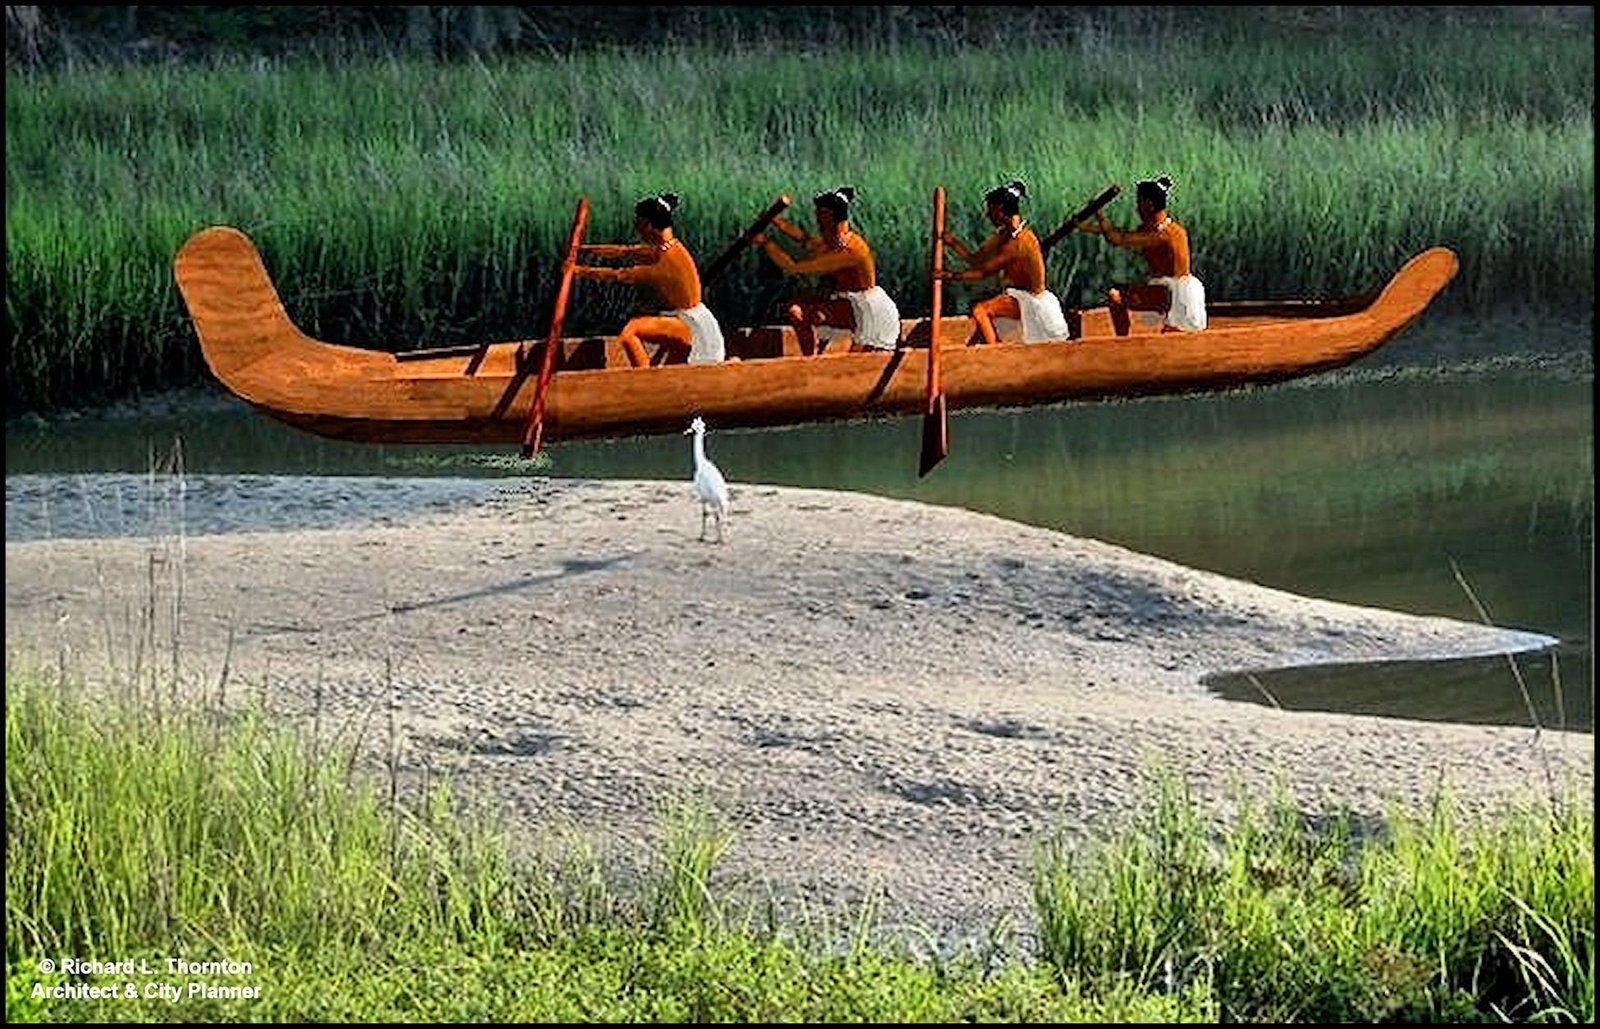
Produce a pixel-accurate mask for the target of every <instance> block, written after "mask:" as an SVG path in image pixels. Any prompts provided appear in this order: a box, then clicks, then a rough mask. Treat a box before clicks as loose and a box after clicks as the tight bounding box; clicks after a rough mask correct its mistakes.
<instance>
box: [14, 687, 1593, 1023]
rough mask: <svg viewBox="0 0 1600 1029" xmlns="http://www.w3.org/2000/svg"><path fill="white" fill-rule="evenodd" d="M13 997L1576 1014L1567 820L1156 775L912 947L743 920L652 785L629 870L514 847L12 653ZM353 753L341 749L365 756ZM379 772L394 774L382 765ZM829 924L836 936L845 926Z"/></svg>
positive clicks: (138, 1003) (1181, 1017)
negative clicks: (184, 988)
mask: <svg viewBox="0 0 1600 1029" xmlns="http://www.w3.org/2000/svg"><path fill="white" fill-rule="evenodd" d="M6 691H7V697H6V701H7V703H6V745H7V754H8V757H7V764H6V806H7V809H6V818H7V862H6V918H7V933H6V939H7V945H6V947H7V966H8V975H7V998H8V999H7V1014H8V1018H9V1019H10V1020H12V1021H36V1020H37V1021H57V1020H68V1021H71V1020H100V1019H106V1018H109V1019H112V1020H124V1019H132V1020H146V1019H150V1018H170V1017H173V1016H174V1015H177V1016H179V1017H182V1018H184V1019H199V1020H243V1019H250V1020H254V1019H272V1020H277V1019H295V1020H312V1021H327V1020H358V1021H362V1020H395V1019H410V1020H418V1021H442V1020H482V1019H514V1020H574V1021H631V1020H641V1021H642V1020H648V1021H913V1022H915V1021H961V1020H987V1021H1150V1022H1177V1021H1217V1020H1219V1019H1224V1020H1281V1021H1295V1022H1298V1021H1305V1022H1328V1021H1370V1020H1385V1019H1393V1018H1403V1019H1429V1020H1443V1019H1460V1018H1478V1017H1504V1018H1508V1019H1514V1020H1523V1019H1538V1020H1550V1021H1567V1020H1572V1021H1587V1020H1592V1018H1593V987H1594V980H1593V965H1594V921H1593V907H1592V903H1593V820H1592V814H1591V813H1590V812H1589V810H1588V808H1587V806H1584V807H1581V808H1580V807H1577V806H1573V805H1568V804H1563V803H1548V804H1546V805H1543V806H1539V807H1537V808H1530V809H1528V810H1527V811H1524V812H1521V813H1518V814H1515V815H1513V816H1512V817H1510V818H1509V819H1507V820H1503V821H1499V822H1490V823H1488V824H1479V823H1473V824H1470V825H1469V824H1467V823H1466V822H1465V821H1464V819H1463V818H1462V816H1461V815H1460V814H1459V813H1458V812H1457V810H1456V808H1455V806H1454V805H1453V804H1452V803H1451V801H1450V799H1449V798H1448V797H1441V798H1440V800H1439V802H1438V803H1437V804H1436V806H1435V807H1434V808H1433V809H1432V810H1431V811H1430V812H1427V813H1425V814H1424V815H1423V816H1421V817H1415V818H1414V817H1411V816H1409V815H1407V814H1405V813H1404V812H1400V811H1396V812H1394V813H1393V814H1392V815H1391V816H1390V817H1388V818H1385V819H1382V820H1381V821H1380V820H1373V819H1367V820H1362V819H1359V818H1356V817H1354V816H1351V817H1334V818H1331V819H1325V820H1322V821H1316V820H1311V819H1308V818H1307V817H1306V816H1305V815H1304V814H1302V813H1301V812H1300V811H1299V809H1298V808H1297V807H1296V806H1295V805H1294V804H1292V803H1289V802H1287V801H1284V800H1281V799H1280V800H1278V801H1277V802H1275V803H1272V804H1267V805H1264V806H1262V807H1260V808H1255V807H1251V806H1250V805H1248V804H1245V805H1242V806H1241V810H1240V812H1239V813H1238V814H1237V815H1236V816H1235V817H1234V818H1233V819H1232V820H1231V822H1229V823H1227V824H1226V827H1224V828H1219V827H1218V825H1217V824H1215V823H1213V822H1212V821H1210V820H1209V819H1208V818H1207V817H1205V816H1202V814H1201V809H1200V806H1199V805H1198V804H1197V803H1196V802H1195V801H1194V800H1193V799H1192V798H1191V797H1190V796H1189V795H1188V793H1187V791H1186V789H1185V788H1184V787H1183V786H1182V784H1181V783H1179V782H1178V781H1177V780H1175V779H1173V778H1170V777H1168V778H1165V779H1163V780H1160V787H1159V790H1158V791H1157V794H1156V796H1155V799H1154V801H1153V803H1152V805H1151V806H1150V807H1149V809H1148V811H1147V812H1145V813H1142V814H1141V815H1140V816H1139V817H1138V818H1136V819H1135V820H1134V821H1132V822H1131V823H1130V824H1128V825H1126V826H1122V827H1119V829H1118V830H1117V831H1115V832H1112V833H1109V834H1108V835H1106V836H1105V837H1104V838H1103V839H1101V840H1100V841H1099V842H1098V843H1097V844H1094V845H1090V846H1072V847H1067V846H1065V845H1064V844H1063V843H1062V838H1061V837H1051V838H1048V839H1046V840H1044V841H1041V844H1040V847H1041V849H1040V853H1039V861H1038V864H1037V875H1036V885H1035V890H1034V900H1035V906H1036V912H1037V914H1038V918H1039V924H1040V927H1041V931H1040V935H1039V942H1038V953H1037V955H1036V956H1035V958H1036V959H1034V960H1029V959H1026V958H1022V957H1019V956H1006V955H1003V954H1000V953H998V952H995V951H991V952H989V953H987V954H984V955H983V956H981V957H979V956H975V955H973V954H967V953H962V954H957V955H955V956H953V957H949V956H947V957H936V958H935V959H934V960H927V959H926V958H923V959H919V958H917V957H915V956H913V955H912V954H910V953H909V952H905V951H902V950H900V949H897V948H894V947H890V946H885V945H883V944H875V943H873V942H871V933H870V932H869V931H868V930H870V928H871V927H870V924H869V923H870V921H871V919H872V918H873V917H874V916H873V913H872V909H871V908H870V907H868V908H864V909H863V911H862V913H861V916H860V921H859V922H858V923H857V924H856V925H855V926H853V927H852V928H851V930H850V932H849V933H848V934H847V935H846V936H844V937H841V936H839V935H837V934H836V933H833V932H831V931H830V932H828V933H822V932H818V931H817V930H818V929H819V928H821V927H828V928H829V929H830V930H832V929H837V928H838V925H839V923H837V922H831V921H829V920H827V919H820V920H818V921H817V922H816V923H814V924H808V925H801V926H799V927H796V926H792V925H791V926H774V925H770V924H763V921H762V919H761V918H760V912H761V911H762V910H763V909H762V908H761V907H760V906H759V905H757V904H756V903H754V902H753V899H752V898H751V897H749V896H742V895H735V894H729V893H727V892H722V891H719V890H718V889H716V888H715V887H714V886H713V879H714V873H715V871H716V868H717V866H718V864H719V862H720V860H721V859H722V857H723V856H724V855H725V854H726V853H727V850H728V848H729V847H731V846H733V845H734V843H735V840H734V837H733V834H732V833H731V831H730V830H729V828H728V823H727V822H726V821H724V820H723V819H722V818H720V817H719V815H718V814H717V812H716V811H715V809H714V808H713V807H710V806H708V804H707V802H706V801H705V800H704V799H703V798H696V797H692V796H691V797H685V798H680V799H679V800H678V801H675V802H673V803H670V804H667V805H665V806H664V807H663V809H662V822H663V826H664V828H663V832H662V834H661V842H660V845H659V849H658V851H657V857H658V862H657V864H656V866H655V871H654V872H653V873H651V874H649V875H647V876H645V877H644V878H642V879H640V878H634V877H631V876H628V875H623V874H620V873H619V868H620V866H618V865H615V864H612V863H608V861H607V859H606V858H604V857H603V856H602V855H601V854H599V853H598V852H597V851H596V850H595V849H594V847H593V846H592V844H590V843H586V842H584V840H583V838H582V837H581V836H566V837H563V836H560V835H559V834H554V835H550V836H547V837H544V841H545V842H544V844H543V845H542V846H536V847H531V848H530V847H519V846H517V845H515V844H514V842H513V840H512V837H511V836H510V835H509V834H508V832H507V831H506V828H505V826H504V823H503V822H500V821H499V820H498V819H497V818H496V817H495V816H493V815H492V814H491V813H490V812H488V811H487V810H483V809H477V808H474V807H473V806H472V805H468V804H465V803H464V802H463V800H462V795H461V794H459V793H458V792H456V790H455V789H454V788H453V786H452V784H451V782H450V779H449V777H448V776H443V775H431V774H430V775H429V776H428V777H427V778H426V780H425V781H424V783H423V784H422V786H421V787H420V788H418V789H416V790H414V791H400V792H402V793H403V794H404V795H405V797H406V799H404V800H402V801H400V802H396V801H395V799H394V797H395V794H396V790H395V788H394V784H393V776H395V775H397V774H399V773H398V772H397V771H396V770H395V769H394V768H393V767H390V768H389V769H388V771H387V773H384V772H383V771H381V770H380V771H379V772H378V773H377V774H376V775H374V774H372V772H371V766H370V765H363V764H361V763H359V762H357V761H356V760H355V758H354V754H353V752H352V751H350V750H349V749H347V746H348V740H346V742H343V743H340V742H329V738H328V737H326V736H321V735H318V736H315V737H309V736H307V735H306V734H296V733H291V732H290V731H288V730H287V729H284V728H281V727H279V728H274V727H273V724H272V720H271V719H269V718H268V717H266V716H265V714H264V712H263V710H262V709H260V708H259V707H255V706H252V705H238V704H236V705H232V706H230V707H227V708H224V707H222V706H220V705H217V704H210V703H205V704H199V705H183V706H177V705H173V704H171V703H168V702H167V701H165V700H163V699H162V698H161V697H159V696H157V697H152V696H150V695H149V694H145V695H143V696H136V695H134V694H133V693H130V692H125V693H121V694H115V693H113V694H106V693H104V692H90V691H88V690H86V689H84V688H82V687H80V686H77V685H75V684H73V683H71V682H61V681H51V680H50V678H49V676H48V674H35V673H32V672H28V671H19V670H17V669H16V668H14V667H13V665H12V664H11V663H9V662H8V667H7V683H6ZM363 769H366V770H363ZM385 775H387V776H388V777H389V781H387V782H386V781H385ZM841 939H842V940H843V941H844V945H843V946H841ZM69 955H79V956H95V957H99V958H101V959H104V960H113V959H115V960H128V959H133V958H139V957H146V958H149V959H150V960H152V961H153V962H160V961H162V960H164V959H165V958H166V957H168V956H174V955H176V956H182V957H184V958H185V959H188V960H220V959H223V958H226V959H229V960H233V961H241V962H242V961H248V962H250V964H251V972H250V973H249V974H248V975H246V976H243V977H238V976H235V977H224V976H199V977H195V976H177V977H171V976H169V977H167V978H177V979H179V980H180V981H184V980H192V979H197V978H198V979H199V980H201V981H207V982H214V983H219V984H224V985H239V984H250V985H257V986H259V987H260V988H261V996H260V997H259V998H258V999H252V1000H207V999H203V998H197V999H192V1000H190V999H186V1000H184V1001H183V1002H182V1006H181V1007H174V1006H172V1005H171V1004H170V1003H169V1002H166V1001H159V1000H142V999H141V1000H126V1001H118V1002H116V1003H114V1004H111V1005H107V1004H104V1003H101V1004H92V1003H89V1002H85V1001H81V1000H54V999H48V998H45V999H41V998H36V997H34V996H33V993H32V991H33V987H34V984H35V983H37V982H42V983H44V984H46V985H52V984H56V983H66V982H72V981H85V982H104V981H107V980H106V977H97V976H87V977H73V976H64V975H61V974H53V975H42V974H40V973H39V972H38V971H37V968H38V964H39V961H40V960H41V958H44V957H60V956H69Z"/></svg>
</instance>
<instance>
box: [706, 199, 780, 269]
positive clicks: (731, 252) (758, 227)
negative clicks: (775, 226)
mask: <svg viewBox="0 0 1600 1029" xmlns="http://www.w3.org/2000/svg"><path fill="white" fill-rule="evenodd" d="M793 202H794V201H792V200H790V199H789V198H788V197H786V196H779V197H778V199H776V200H774V201H773V202H772V203H771V204H769V205H768V206H767V209H766V210H765V211H762V212H761V213H760V214H759V215H757V216H756V220H755V221H754V222H751V223H750V227H749V228H748V229H745V230H744V232H743V233H741V234H740V236H739V238H738V239H736V240H734V241H733V242H732V243H729V244H728V245H727V247H725V248H724V249H723V251H722V253H720V254H718V255H717V256H716V257H715V258H713V259H712V261H711V263H710V264H708V265H706V270H705V271H704V272H703V273H702V274H701V275H700V285H701V286H702V287H704V286H706V285H708V284H710V283H711V282H712V281H713V280H715V279H716V278H718V277H719V276H720V275H721V274H722V273H723V272H725V271H727V270H728V266H729V265H730V264H732V263H733V259H734V258H735V257H738V256H739V255H740V254H741V253H743V252H744V249H745V247H748V246H749V245H750V241H751V240H753V239H755V238H756V236H758V235H759V234H760V233H761V232H762V231H763V230H764V229H766V227H767V226H769V225H771V224H772V222H773V219H775V218H777V217H778V215H780V214H782V213H783V212H784V211H787V210H788V209H789V205H790V204H791V203H793Z"/></svg>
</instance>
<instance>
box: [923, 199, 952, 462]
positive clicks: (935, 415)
mask: <svg viewBox="0 0 1600 1029" xmlns="http://www.w3.org/2000/svg"><path fill="white" fill-rule="evenodd" d="M944 222H945V202H944V187H943V186H935V187H934V189H933V257H932V259H931V261H930V262H929V264H930V268H929V273H930V276H931V278H932V280H933V281H932V289H931V300H930V303H929V306H928V407H927V411H926V412H925V413H924V414H923V416H922V458H921V465H920V467H919V470H918V475H919V476H921V475H927V474H928V473H929V472H930V471H932V470H933V468H934V466H935V465H937V464H938V463H939V462H940V461H943V460H944V459H945V457H946V456H948V455H949V453H950V437H949V421H948V419H947V418H946V416H945V398H944V386H943V384H942V383H941V382H940V380H939V351H940V349H941V347H940V346H939V319H940V316H941V314H942V312H941V310H940V308H941V307H943V305H944Z"/></svg>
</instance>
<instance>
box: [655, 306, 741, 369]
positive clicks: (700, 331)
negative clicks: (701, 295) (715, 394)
mask: <svg viewBox="0 0 1600 1029" xmlns="http://www.w3.org/2000/svg"><path fill="white" fill-rule="evenodd" d="M662 313H663V314H664V315H666V316H667V317H669V318H676V319H678V320H679V321H680V322H682V323H683V324H685V325H687V326H689V335H690V338H691V339H692V341H693V342H692V345H691V346H690V347H689V363H690V364H716V363H717V362H719V361H722V360H724V359H725V358H726V357H727V346H726V344H725V343H724V342H723V339H722V326H720V325H718V324H717V316H716V315H714V314H712V313H711V309H710V308H708V307H707V306H706V305H705V304H696V305H694V306H693V307H686V308H684V309H683V310H681V311H664V312H662Z"/></svg>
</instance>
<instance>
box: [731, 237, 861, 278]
mask: <svg viewBox="0 0 1600 1029" xmlns="http://www.w3.org/2000/svg"><path fill="white" fill-rule="evenodd" d="M751 242H753V243H755V244H756V245H757V246H759V247H760V248H761V249H762V250H763V251H765V252H766V255H767V256H768V257H769V258H771V259H772V263H773V264H775V265H777V266H778V267H779V268H781V269H783V270H784V271H785V272H788V273H789V274H790V275H828V274H831V273H833V272H839V271H844V270H845V269H846V268H854V267H855V266H856V265H858V264H860V263H861V257H860V256H859V255H857V254H854V253H851V252H850V251H848V250H837V251H833V252H831V253H825V254H817V255H815V256H813V257H803V258H801V259H800V260H798V261H796V260H795V259H794V258H792V257H790V256H789V254H788V253H787V252H786V251H785V250H784V249H783V248H782V247H780V246H778V244H776V243H774V242H773V241H772V240H771V239H768V238H767V236H766V235H765V234H763V235H759V236H757V237H756V238H755V239H754V240H752V241H751Z"/></svg>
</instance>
